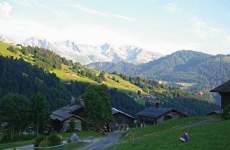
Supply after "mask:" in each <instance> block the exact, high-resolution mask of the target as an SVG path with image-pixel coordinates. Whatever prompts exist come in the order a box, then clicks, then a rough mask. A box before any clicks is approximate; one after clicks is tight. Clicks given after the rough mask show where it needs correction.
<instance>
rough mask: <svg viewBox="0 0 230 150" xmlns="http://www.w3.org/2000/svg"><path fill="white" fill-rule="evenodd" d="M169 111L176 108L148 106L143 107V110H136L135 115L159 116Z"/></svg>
mask: <svg viewBox="0 0 230 150" xmlns="http://www.w3.org/2000/svg"><path fill="white" fill-rule="evenodd" d="M170 111H176V110H175V109H173V108H161V107H159V108H156V107H149V108H146V109H144V110H143V111H140V112H138V113H137V114H136V115H137V116H144V117H151V118H157V117H160V116H162V115H164V114H165V113H167V112H170ZM177 112H178V111H177ZM181 114H183V113H181Z"/></svg>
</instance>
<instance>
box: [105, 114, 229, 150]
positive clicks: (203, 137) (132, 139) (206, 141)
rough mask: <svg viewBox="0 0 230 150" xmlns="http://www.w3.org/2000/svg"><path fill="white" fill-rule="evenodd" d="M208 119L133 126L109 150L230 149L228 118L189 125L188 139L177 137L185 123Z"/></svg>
mask: <svg viewBox="0 0 230 150" xmlns="http://www.w3.org/2000/svg"><path fill="white" fill-rule="evenodd" d="M202 119H207V118H200V117H196V118H194V117H193V118H185V119H178V120H174V121H168V122H165V123H163V124H160V125H158V126H149V127H145V128H142V129H141V128H139V129H132V130H131V131H130V132H129V133H128V134H127V135H126V136H125V137H124V138H123V141H122V142H121V143H120V144H118V145H115V146H113V147H111V148H109V150H127V149H132V150H162V149H163V150H194V149H196V150H204V149H208V150H227V149H230V147H229V145H230V140H229V139H230V120H228V121H222V122H220V123H216V124H206V125H198V126H193V127H191V128H188V129H187V131H188V132H189V134H190V141H189V142H188V143H182V142H180V141H179V140H178V138H179V137H180V135H181V134H182V132H183V129H184V126H185V125H188V124H191V123H192V122H196V121H198V120H202Z"/></svg>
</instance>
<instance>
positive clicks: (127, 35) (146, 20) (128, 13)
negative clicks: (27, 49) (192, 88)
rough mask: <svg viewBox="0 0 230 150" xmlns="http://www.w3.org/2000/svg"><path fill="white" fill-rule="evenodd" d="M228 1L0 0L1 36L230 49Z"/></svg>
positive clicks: (169, 48) (163, 48)
mask: <svg viewBox="0 0 230 150" xmlns="http://www.w3.org/2000/svg"><path fill="white" fill-rule="evenodd" d="M229 8H230V1H229V0H0V34H6V35H8V36H14V37H17V38H26V37H30V36H36V37H40V38H47V39H48V40H51V41H61V40H67V39H69V40H74V41H76V42H78V43H89V44H101V43H104V42H109V43H112V44H116V45H121V44H133V45H136V46H140V47H143V48H146V49H148V50H151V51H155V52H161V53H165V54H166V53H171V52H173V51H176V50H181V49H193V50H197V51H202V52H207V53H212V54H217V53H224V54H229V53H230V28H229V26H230V9H229Z"/></svg>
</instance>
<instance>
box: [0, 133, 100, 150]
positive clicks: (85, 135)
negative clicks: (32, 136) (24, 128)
mask: <svg viewBox="0 0 230 150" xmlns="http://www.w3.org/2000/svg"><path fill="white" fill-rule="evenodd" d="M71 134H72V133H61V134H60V135H61V136H62V137H63V138H64V139H67V138H69V137H70V136H71ZM77 134H78V136H79V137H80V138H81V139H84V138H88V137H101V136H103V135H102V134H100V133H98V132H95V131H81V132H78V133H77ZM33 142H34V140H28V141H18V142H11V143H3V144H0V150H2V149H6V148H12V147H20V146H25V145H30V144H33ZM83 144H84V143H71V144H68V145H65V146H64V149H68V150H69V149H70V150H71V149H76V148H77V147H80V146H82V145H83ZM54 149H55V148H54ZM58 149H60V148H58ZM62 149H63V147H62Z"/></svg>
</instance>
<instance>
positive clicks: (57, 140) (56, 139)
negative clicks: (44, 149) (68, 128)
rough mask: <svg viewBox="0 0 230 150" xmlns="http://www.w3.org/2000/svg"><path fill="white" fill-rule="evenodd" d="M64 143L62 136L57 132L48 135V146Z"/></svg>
mask: <svg viewBox="0 0 230 150" xmlns="http://www.w3.org/2000/svg"><path fill="white" fill-rule="evenodd" d="M61 143H62V137H61V136H59V135H57V134H52V135H50V136H48V137H47V144H48V146H55V145H60V144H61Z"/></svg>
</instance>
